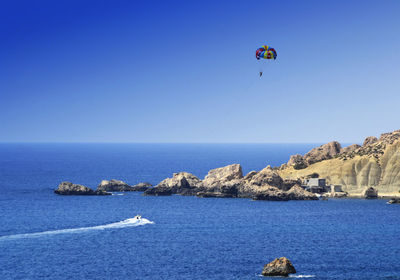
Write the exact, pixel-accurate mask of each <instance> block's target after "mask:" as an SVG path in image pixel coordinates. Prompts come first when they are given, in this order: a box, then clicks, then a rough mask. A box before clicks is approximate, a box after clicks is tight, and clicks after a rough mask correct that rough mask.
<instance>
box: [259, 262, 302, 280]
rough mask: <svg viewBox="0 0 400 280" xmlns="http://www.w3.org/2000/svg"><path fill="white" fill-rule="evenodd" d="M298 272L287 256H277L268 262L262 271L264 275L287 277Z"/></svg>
mask: <svg viewBox="0 0 400 280" xmlns="http://www.w3.org/2000/svg"><path fill="white" fill-rule="evenodd" d="M293 273H296V269H295V268H294V266H293V265H292V263H291V262H290V261H289V260H288V259H287V258H285V257H282V258H277V259H275V260H273V261H272V262H270V263H269V264H266V265H265V266H264V269H263V271H262V273H261V274H262V275H263V276H284V277H287V276H289V274H293Z"/></svg>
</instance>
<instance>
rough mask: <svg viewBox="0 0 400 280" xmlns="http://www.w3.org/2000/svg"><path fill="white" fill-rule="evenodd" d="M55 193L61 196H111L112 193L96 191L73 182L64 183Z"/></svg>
mask: <svg viewBox="0 0 400 280" xmlns="http://www.w3.org/2000/svg"><path fill="white" fill-rule="evenodd" d="M54 192H55V193H56V194H61V195H110V193H108V192H106V191H103V190H96V191H94V190H92V189H91V188H88V187H85V186H82V185H78V184H73V183H71V182H62V183H61V184H59V185H58V188H57V189H56V190H55V191H54Z"/></svg>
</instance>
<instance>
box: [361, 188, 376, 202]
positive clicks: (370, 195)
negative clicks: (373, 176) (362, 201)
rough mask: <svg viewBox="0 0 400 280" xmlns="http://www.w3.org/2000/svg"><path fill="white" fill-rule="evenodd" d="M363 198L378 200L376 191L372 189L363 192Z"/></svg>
mask: <svg viewBox="0 0 400 280" xmlns="http://www.w3.org/2000/svg"><path fill="white" fill-rule="evenodd" d="M363 196H364V198H366V199H376V198H378V191H377V190H376V189H374V188H373V187H369V188H367V189H366V190H365V191H364V193H363Z"/></svg>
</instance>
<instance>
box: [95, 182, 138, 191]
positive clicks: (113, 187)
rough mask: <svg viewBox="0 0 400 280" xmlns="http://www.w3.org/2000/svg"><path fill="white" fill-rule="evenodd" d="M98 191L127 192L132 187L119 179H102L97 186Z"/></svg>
mask: <svg viewBox="0 0 400 280" xmlns="http://www.w3.org/2000/svg"><path fill="white" fill-rule="evenodd" d="M97 190H98V191H107V192H129V191H132V187H131V186H130V185H128V184H127V183H125V182H123V181H120V180H114V179H112V180H110V181H108V180H103V181H101V183H100V184H99V185H98V186H97Z"/></svg>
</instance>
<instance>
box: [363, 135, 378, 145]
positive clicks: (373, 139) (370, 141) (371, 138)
mask: <svg viewBox="0 0 400 280" xmlns="http://www.w3.org/2000/svg"><path fill="white" fill-rule="evenodd" d="M376 142H378V138H376V137H375V136H369V137H367V138H365V140H364V143H363V146H367V145H371V144H374V143H376Z"/></svg>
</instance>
